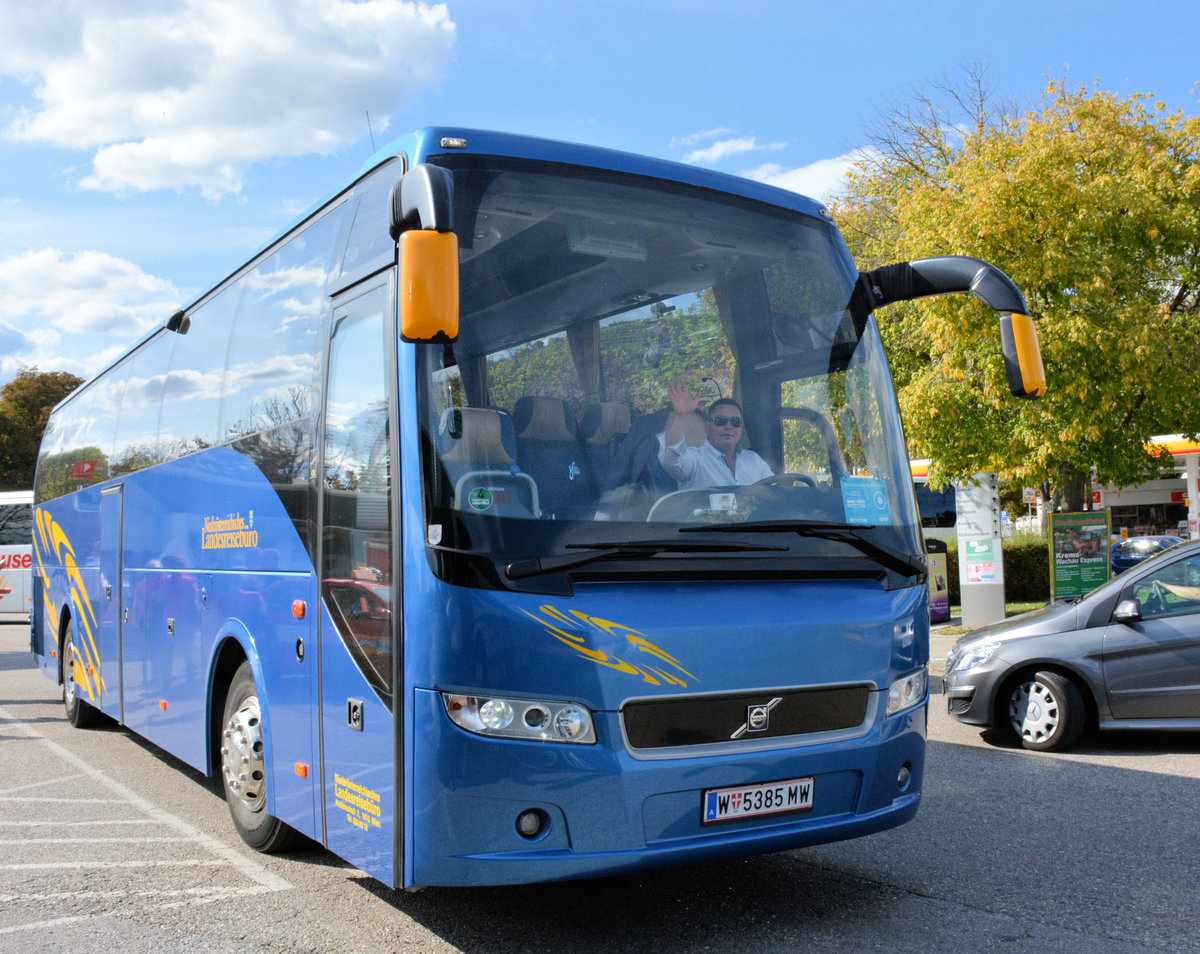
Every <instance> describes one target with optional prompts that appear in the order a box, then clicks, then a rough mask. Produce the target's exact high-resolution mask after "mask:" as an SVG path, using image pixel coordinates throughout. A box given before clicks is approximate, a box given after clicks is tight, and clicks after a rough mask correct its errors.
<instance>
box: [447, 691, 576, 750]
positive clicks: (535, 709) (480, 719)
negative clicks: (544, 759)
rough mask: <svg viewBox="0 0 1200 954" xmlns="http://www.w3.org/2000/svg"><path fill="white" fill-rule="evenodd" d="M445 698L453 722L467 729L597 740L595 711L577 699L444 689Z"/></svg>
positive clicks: (548, 738)
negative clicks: (525, 696) (480, 694)
mask: <svg viewBox="0 0 1200 954" xmlns="http://www.w3.org/2000/svg"><path fill="white" fill-rule="evenodd" d="M442 702H443V703H444V704H445V706H446V714H447V715H449V716H450V719H451V721H452V722H454V724H455V725H457V726H459V727H460V728H463V729H466V730H467V731H468V732H475V733H477V734H478V735H489V736H495V737H500V738H505V739H525V740H526V741H529V742H573V743H577V744H580V745H592V744H594V743H595V741H596V732H595V728H594V727H593V725H592V714H591V713H590V712H589V711H588V710H587V709H585V708H584V707H583V706H581V705H578V704H576V703H574V702H549V701H547V700H533V699H510V698H502V697H499V696H468V695H463V694H462V693H457V692H443V693H442Z"/></svg>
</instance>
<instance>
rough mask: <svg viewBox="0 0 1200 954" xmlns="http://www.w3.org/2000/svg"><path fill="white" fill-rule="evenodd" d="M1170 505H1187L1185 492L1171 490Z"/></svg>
mask: <svg viewBox="0 0 1200 954" xmlns="http://www.w3.org/2000/svg"><path fill="white" fill-rule="evenodd" d="M1171 503H1187V491H1184V490H1172V491H1171Z"/></svg>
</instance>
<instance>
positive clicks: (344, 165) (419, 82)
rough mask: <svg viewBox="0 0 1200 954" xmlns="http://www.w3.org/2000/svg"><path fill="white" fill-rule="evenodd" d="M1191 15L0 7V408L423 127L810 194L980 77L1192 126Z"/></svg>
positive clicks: (603, 6)
mask: <svg viewBox="0 0 1200 954" xmlns="http://www.w3.org/2000/svg"><path fill="white" fill-rule="evenodd" d="M1197 27H1200V4H1197V3H1195V0H1191V2H1176V0H1168V2H1157V3H1156V2H1153V0H1151V2H1148V3H1146V4H1142V5H1134V4H1130V3H1127V2H1122V3H1117V2H1113V0H1097V2H1092V3H1080V2H1074V0H1063V2H1055V0H1042V2H1037V3H1034V2H1025V0H1011V2H1007V3H993V2H990V0H975V2H973V3H966V2H962V0H959V2H931V3H919V2H915V0H914V2H906V3H900V2H875V3H867V2H860V0H842V2H840V3H830V2H820V3H816V2H809V0H739V2H738V3H736V4H731V3H717V2H711V0H687V2H685V0H640V2H625V0H610V2H608V3H590V4H583V3H575V2H571V0H447V2H446V3H442V4H417V3H411V2H406V0H361V2H351V0H53V2H52V0H44V2H43V0H38V2H30V0H0V385H2V384H3V383H5V382H7V381H9V380H11V379H12V378H13V377H14V376H15V374H16V372H17V369H18V368H20V367H27V366H33V365H36V366H37V367H38V368H39V369H40V370H43V371H51V370H63V371H71V372H73V373H75V374H79V375H81V376H83V377H87V376H90V375H91V374H93V373H95V372H96V371H98V370H99V369H100V368H101V367H103V365H105V364H107V363H108V362H109V361H111V360H112V359H113V358H114V357H115V356H117V355H118V354H120V353H121V352H122V351H124V350H125V349H126V348H127V347H129V346H130V345H131V344H132V343H134V342H135V341H137V340H138V339H139V338H141V337H142V336H143V335H144V334H145V333H146V332H147V331H148V330H150V329H151V328H153V327H154V326H155V325H156V324H159V323H161V322H162V321H163V320H165V318H166V317H167V316H168V315H169V314H170V313H171V312H172V311H173V310H175V308H177V307H179V306H181V305H184V304H187V303H188V302H190V301H192V300H193V299H194V298H196V297H197V296H198V295H200V294H201V293H203V292H204V291H205V290H206V289H207V288H208V287H210V286H211V285H213V284H215V283H216V282H217V281H218V280H220V279H221V278H223V277H224V276H225V275H226V274H228V273H229V272H231V271H232V270H233V269H235V268H236V267H237V266H238V265H240V264H241V263H242V262H243V261H244V260H245V259H247V258H249V257H250V256H251V255H252V254H253V253H254V252H255V251H257V249H258V248H260V247H261V246H262V245H263V244H265V243H266V242H267V241H268V240H269V239H271V238H272V237H273V236H274V235H276V234H277V233H278V232H279V231H280V229H282V228H283V227H284V226H285V225H287V224H288V223H289V222H290V221H291V220H292V219H293V218H294V217H295V216H296V215H297V214H299V213H300V212H301V211H303V210H304V209H306V208H307V207H309V206H310V205H311V204H312V203H313V202H315V201H316V200H318V199H320V198H321V197H323V196H325V195H327V194H329V193H330V192H331V191H332V190H333V189H334V187H336V186H337V185H338V184H339V183H341V182H342V181H343V180H344V179H347V178H349V177H350V176H352V175H354V174H355V173H356V172H357V171H358V169H359V168H360V166H361V165H362V163H363V161H364V160H365V159H366V158H367V157H368V156H369V155H370V154H371V152H372V147H371V139H370V135H369V133H368V126H367V114H368V113H369V114H370V117H371V125H372V128H373V131H374V139H375V143H376V144H377V145H379V146H382V145H383V144H384V143H386V142H387V141H388V140H390V139H392V138H395V137H397V136H399V135H402V134H403V133H405V132H407V131H410V130H411V129H415V128H418V127H421V126H425V125H432V124H439V125H440V124H451V125H462V126H468V127H481V128H489V129H500V130H504V131H509V132H517V133H527V134H532V135H539V136H547V137H550V138H556V139H566V140H572V141H578V142H587V143H594V144H599V145H605V146H611V147H614V148H618V149H625V150H629V151H633V152H638V153H643V154H647V155H652V156H660V157H665V158H670V159H677V160H682V161H688V162H693V163H697V164H701V165H705V166H709V167H712V168H716V169H720V170H723V171H727V172H732V173H736V174H740V175H748V176H751V177H753V178H759V179H765V180H767V181H772V182H775V183H776V184H780V185H783V186H785V187H789V188H794V189H797V190H798V191H802V192H807V193H809V194H812V195H815V196H816V197H818V198H819V197H822V196H823V195H826V194H828V193H829V192H830V191H831V190H833V189H836V187H837V182H838V180H839V177H840V175H841V173H842V172H843V171H844V170H845V168H846V166H847V163H848V161H849V158H848V157H850V156H851V155H852V154H853V152H854V150H855V149H856V148H859V147H861V146H862V145H863V144H864V139H863V132H862V130H863V127H864V125H865V124H866V123H867V122H868V121H869V120H870V119H871V117H872V116H873V115H874V113H875V111H876V109H878V108H879V107H881V106H884V105H885V104H886V103H887V102H888V101H889V100H892V99H895V98H897V97H903V96H904V95H905V94H906V93H907V91H908V90H909V89H910V88H911V87H912V86H921V85H926V84H928V83H930V82H931V81H936V80H937V79H938V78H939V77H941V76H942V75H943V74H945V73H949V74H952V75H953V74H961V71H962V69H963V67H964V65H965V64H967V63H969V62H971V61H975V60H986V61H988V62H989V63H990V74H991V76H992V78H993V80H994V81H995V83H996V85H997V88H998V92H1000V93H1002V94H1005V95H1007V96H1010V97H1012V98H1014V99H1016V100H1018V101H1026V100H1033V99H1034V98H1036V97H1037V96H1039V94H1040V93H1041V91H1042V90H1043V89H1044V87H1045V85H1046V82H1047V80H1048V79H1049V78H1051V77H1066V78H1067V79H1068V81H1069V82H1071V83H1072V84H1087V85H1090V84H1092V83H1093V82H1096V81H1098V82H1099V84H1100V86H1101V87H1102V88H1105V89H1111V90H1116V91H1118V92H1121V93H1132V92H1137V91H1140V92H1147V93H1151V94H1153V95H1154V96H1155V97H1157V98H1159V99H1161V100H1163V101H1164V102H1166V103H1167V104H1168V105H1169V106H1170V107H1172V108H1178V109H1182V110H1184V111H1185V112H1188V113H1195V112H1196V111H1197V110H1198V109H1200V105H1198V102H1200V91H1198V90H1195V89H1193V87H1194V86H1195V85H1196V84H1197V83H1198V82H1200V57H1197V55H1196V53H1195V46H1194V44H1195V37H1196V35H1197Z"/></svg>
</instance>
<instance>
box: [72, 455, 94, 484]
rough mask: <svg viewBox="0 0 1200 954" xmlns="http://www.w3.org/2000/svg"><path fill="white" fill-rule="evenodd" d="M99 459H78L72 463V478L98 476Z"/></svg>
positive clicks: (89, 478)
mask: <svg viewBox="0 0 1200 954" xmlns="http://www.w3.org/2000/svg"><path fill="white" fill-rule="evenodd" d="M99 463H100V461H98V460H77V461H75V463H74V464H73V465H71V480H91V479H92V478H93V477H95V476H96V467H97V465H99Z"/></svg>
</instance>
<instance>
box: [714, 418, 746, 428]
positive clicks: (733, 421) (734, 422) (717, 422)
mask: <svg viewBox="0 0 1200 954" xmlns="http://www.w3.org/2000/svg"><path fill="white" fill-rule="evenodd" d="M709 420H710V421H712V423H713V426H714V427H724V426H725V425H726V424H728V425H729V426H730V427H741V426H742V419H741V418H740V417H736V416H734V417H710V418H709Z"/></svg>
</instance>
